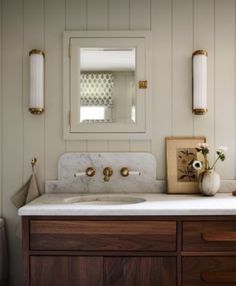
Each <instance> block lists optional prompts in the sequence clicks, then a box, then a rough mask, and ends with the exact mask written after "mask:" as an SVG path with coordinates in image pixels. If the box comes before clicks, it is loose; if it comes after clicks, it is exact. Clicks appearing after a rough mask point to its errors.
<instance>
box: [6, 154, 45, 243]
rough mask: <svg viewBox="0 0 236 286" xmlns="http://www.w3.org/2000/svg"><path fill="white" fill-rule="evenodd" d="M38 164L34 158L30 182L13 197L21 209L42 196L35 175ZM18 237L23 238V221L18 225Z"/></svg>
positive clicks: (14, 203)
mask: <svg viewBox="0 0 236 286" xmlns="http://www.w3.org/2000/svg"><path fill="white" fill-rule="evenodd" d="M36 162H37V159H36V158H34V159H33V160H32V161H31V165H32V175H31V176H30V178H29V179H28V181H27V182H26V183H25V184H24V186H23V187H21V188H20V189H19V191H17V192H16V193H15V194H14V195H13V196H12V197H11V201H12V203H13V205H14V206H15V207H16V208H17V209H19V208H21V207H23V206H24V205H25V204H28V203H29V202H31V201H33V200H34V199H36V198H37V197H39V196H40V191H39V188H38V183H37V178H36V175H35V173H34V166H35V164H36ZM16 236H17V237H19V238H21V237H22V232H21V221H20V223H19V225H18V228H17V230H16Z"/></svg>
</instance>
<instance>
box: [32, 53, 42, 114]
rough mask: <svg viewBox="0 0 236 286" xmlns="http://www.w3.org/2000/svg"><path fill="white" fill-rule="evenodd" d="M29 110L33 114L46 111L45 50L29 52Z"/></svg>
mask: <svg viewBox="0 0 236 286" xmlns="http://www.w3.org/2000/svg"><path fill="white" fill-rule="evenodd" d="M29 56H30V67H29V93H30V97H29V111H30V112H31V113H33V114H41V113H43V112H44V57H45V55H44V52H43V51H41V50H32V51H30V52H29Z"/></svg>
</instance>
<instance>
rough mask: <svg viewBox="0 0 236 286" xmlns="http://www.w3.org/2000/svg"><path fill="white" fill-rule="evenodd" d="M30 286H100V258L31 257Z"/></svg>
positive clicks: (101, 276) (101, 278) (101, 265)
mask: <svg viewBox="0 0 236 286" xmlns="http://www.w3.org/2000/svg"><path fill="white" fill-rule="evenodd" d="M30 271H31V276H32V279H31V284H30V285H31V286H42V285H43V286H51V285H58V286H59V285H60V286H76V285H83V286H102V285H103V258H102V257H83V256H82V257H77V256H75V257H70V256H32V257H31V258H30Z"/></svg>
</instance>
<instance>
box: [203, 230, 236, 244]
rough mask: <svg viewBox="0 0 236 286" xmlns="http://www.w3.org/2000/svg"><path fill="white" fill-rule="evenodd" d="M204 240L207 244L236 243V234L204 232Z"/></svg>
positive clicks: (233, 232)
mask: <svg viewBox="0 0 236 286" xmlns="http://www.w3.org/2000/svg"><path fill="white" fill-rule="evenodd" d="M202 239H203V240H205V241H207V242H225V241H226V242H227V241H228V242H236V232H235V231H224V232H203V233H202Z"/></svg>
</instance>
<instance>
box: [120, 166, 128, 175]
mask: <svg viewBox="0 0 236 286" xmlns="http://www.w3.org/2000/svg"><path fill="white" fill-rule="evenodd" d="M120 174H121V176H122V177H128V176H129V168H127V167H123V168H121V170H120Z"/></svg>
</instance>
